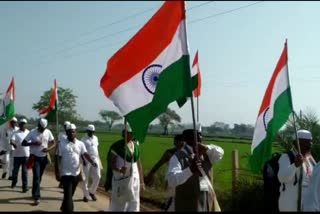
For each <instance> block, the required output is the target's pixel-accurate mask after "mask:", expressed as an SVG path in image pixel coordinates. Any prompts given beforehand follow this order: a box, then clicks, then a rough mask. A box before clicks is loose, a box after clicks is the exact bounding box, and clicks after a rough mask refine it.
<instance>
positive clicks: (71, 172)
mask: <svg viewBox="0 0 320 214" xmlns="http://www.w3.org/2000/svg"><path fill="white" fill-rule="evenodd" d="M58 155H59V159H58V160H57V161H58V162H59V164H58V165H59V166H61V169H60V173H59V172H57V171H56V176H57V178H59V179H58V180H61V182H62V183H63V201H62V204H61V207H60V210H61V211H62V212H73V210H74V205H73V199H72V197H73V195H74V192H75V190H76V188H77V185H78V182H79V178H80V157H81V156H82V155H83V156H84V157H85V158H86V159H87V160H88V161H89V162H90V163H91V164H92V165H93V166H94V167H96V166H97V164H96V163H95V162H94V161H92V159H91V158H90V156H89V155H88V153H87V150H86V147H85V146H84V144H83V142H81V141H79V140H78V139H77V138H76V126H75V125H74V124H70V125H69V126H68V127H67V138H64V139H62V141H61V142H60V143H59V154H58Z"/></svg>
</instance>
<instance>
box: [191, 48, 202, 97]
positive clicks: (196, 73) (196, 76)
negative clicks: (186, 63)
mask: <svg viewBox="0 0 320 214" xmlns="http://www.w3.org/2000/svg"><path fill="white" fill-rule="evenodd" d="M191 76H192V89H194V91H193V95H194V96H195V97H199V96H200V95H201V73H200V66H199V59H198V51H197V52H196V55H195V56H194V59H193V63H192V69H191Z"/></svg>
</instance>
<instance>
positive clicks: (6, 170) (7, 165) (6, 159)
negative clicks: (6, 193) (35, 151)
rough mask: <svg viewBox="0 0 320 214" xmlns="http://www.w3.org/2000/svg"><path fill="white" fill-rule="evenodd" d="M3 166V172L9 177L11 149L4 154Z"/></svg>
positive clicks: (11, 157)
mask: <svg viewBox="0 0 320 214" xmlns="http://www.w3.org/2000/svg"><path fill="white" fill-rule="evenodd" d="M4 162H5V164H4V168H3V173H7V174H8V175H9V177H11V176H12V170H13V154H12V150H11V151H9V152H7V153H6V154H5V155H4Z"/></svg>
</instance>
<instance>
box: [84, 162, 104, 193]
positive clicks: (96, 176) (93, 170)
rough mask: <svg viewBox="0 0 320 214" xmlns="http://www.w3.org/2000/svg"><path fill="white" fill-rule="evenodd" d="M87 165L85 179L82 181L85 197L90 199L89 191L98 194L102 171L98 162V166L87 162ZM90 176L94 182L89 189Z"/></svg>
mask: <svg viewBox="0 0 320 214" xmlns="http://www.w3.org/2000/svg"><path fill="white" fill-rule="evenodd" d="M86 163H87V164H86V166H84V167H83V172H84V176H83V181H82V190H83V194H84V197H86V198H87V199H90V198H91V197H90V195H89V192H90V193H92V194H94V195H95V194H96V191H97V188H98V186H99V182H100V178H101V172H100V166H99V164H98V167H94V166H92V165H91V164H90V163H88V162H86ZM90 177H91V178H92V184H91V188H90V190H89V187H88V183H89V179H90Z"/></svg>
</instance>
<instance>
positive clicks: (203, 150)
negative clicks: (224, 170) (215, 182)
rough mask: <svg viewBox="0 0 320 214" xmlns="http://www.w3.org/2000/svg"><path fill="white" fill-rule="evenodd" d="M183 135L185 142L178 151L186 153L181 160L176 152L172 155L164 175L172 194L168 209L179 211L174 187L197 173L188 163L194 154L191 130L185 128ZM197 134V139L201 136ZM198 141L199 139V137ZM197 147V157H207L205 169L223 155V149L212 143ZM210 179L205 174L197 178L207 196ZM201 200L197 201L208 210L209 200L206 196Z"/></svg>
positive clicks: (193, 198) (194, 198)
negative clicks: (182, 163)
mask: <svg viewBox="0 0 320 214" xmlns="http://www.w3.org/2000/svg"><path fill="white" fill-rule="evenodd" d="M183 135H184V140H185V141H186V144H185V146H184V147H183V148H182V149H181V150H180V151H179V153H184V154H186V155H185V158H183V160H179V157H178V156H177V154H178V153H176V154H175V155H173V156H172V157H171V159H170V161H169V168H168V171H167V175H166V178H167V180H168V188H169V190H170V191H171V192H172V193H173V194H174V197H173V200H172V204H171V206H170V207H169V209H168V211H181V210H177V207H176V204H175V202H176V201H177V200H179V201H181V198H177V197H178V196H177V192H176V188H177V187H178V186H180V185H182V184H185V183H186V182H187V181H189V179H190V178H191V176H193V175H194V174H195V173H199V171H198V169H195V167H194V166H193V165H192V163H190V161H192V159H193V158H194V156H195V153H194V151H193V147H192V146H191V145H193V141H194V140H193V130H185V131H184V133H183ZM199 135H200V134H199V132H198V139H199V138H201V136H199ZM199 141H201V140H200V139H199ZM198 148H199V155H200V157H199V158H200V159H202V161H205V159H203V156H204V155H206V156H207V157H208V160H207V161H206V162H209V165H207V170H209V168H210V169H211V167H212V164H214V163H216V162H218V161H219V160H221V159H222V157H223V155H224V151H223V149H222V148H221V147H219V146H216V145H213V144H211V145H205V144H201V143H198ZM181 161H183V162H184V165H185V166H184V167H183V166H182V165H181ZM202 164H203V163H202ZM203 168H205V167H203ZM209 176H210V175H209ZM211 176H212V175H211ZM210 181H211V179H205V176H201V177H200V179H199V182H200V192H207V194H205V195H206V196H208V192H209V190H210V184H209V183H208V182H210ZM196 197H197V196H196V195H190V197H189V198H188V200H190V201H195V200H196ZM203 200H204V201H199V203H201V204H203V205H202V207H203V209H204V210H205V211H210V210H208V208H209V207H210V205H211V204H208V202H209V201H208V198H204V199H203ZM186 203H187V202H186ZM196 203H197V202H196ZM209 203H210V202H209ZM190 211H191V210H190ZM192 211H200V210H192Z"/></svg>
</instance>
